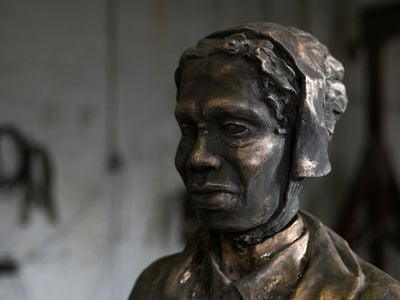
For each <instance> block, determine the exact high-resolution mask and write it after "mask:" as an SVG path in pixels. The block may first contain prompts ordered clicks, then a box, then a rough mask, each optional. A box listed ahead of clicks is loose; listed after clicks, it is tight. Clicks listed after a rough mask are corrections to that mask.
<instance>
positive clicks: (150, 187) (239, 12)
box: [0, 0, 400, 300]
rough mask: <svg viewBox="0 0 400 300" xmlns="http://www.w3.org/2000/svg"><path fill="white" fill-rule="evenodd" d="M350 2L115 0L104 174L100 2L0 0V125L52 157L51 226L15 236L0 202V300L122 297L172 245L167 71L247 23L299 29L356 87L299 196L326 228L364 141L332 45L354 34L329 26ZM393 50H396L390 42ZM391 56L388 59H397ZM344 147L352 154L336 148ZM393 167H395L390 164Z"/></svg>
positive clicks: (173, 139)
mask: <svg viewBox="0 0 400 300" xmlns="http://www.w3.org/2000/svg"><path fill="white" fill-rule="evenodd" d="M300 3H309V7H308V8H303V7H302V6H300ZM346 3H351V2H350V1H348V2H346V1H336V2H335V1H328V0H324V1H320V0H309V1H300V0H299V1H289V0H285V1H282V0H281V1H272V0H271V1H265V0H257V1H256V0H254V1H247V2H246V1H242V0H234V1H233V0H221V1H215V0H201V1H199V0H196V1H195V0H190V1H184V0H173V1H172V0H171V1H166V0H151V1H146V0H135V1H128V0H120V9H119V13H120V20H119V28H120V30H119V38H120V45H119V52H118V53H119V61H120V65H119V74H118V75H119V79H120V81H119V88H118V91H119V103H120V106H119V116H120V119H119V131H118V132H117V133H116V134H118V137H119V141H120V150H121V153H122V156H123V162H124V165H123V169H122V170H121V171H120V173H117V174H115V175H109V174H107V172H106V168H105V160H106V148H105V144H106V141H105V133H104V132H105V118H106V110H105V95H104V91H105V88H104V86H105V64H104V61H105V49H104V44H105V40H104V38H105V36H104V26H105V25H104V22H105V12H104V9H105V6H104V1H95V0H79V1H78V0H68V1H65V0H51V1H50V0H36V1H27V0H25V1H23V0H2V1H1V2H0V45H1V46H0V105H1V106H0V108H1V109H0V120H1V123H5V122H11V123H13V124H16V125H18V126H19V128H20V129H21V130H22V131H23V132H25V133H26V134H28V135H29V136H30V137H32V138H33V139H35V140H36V141H38V142H40V143H43V144H45V145H47V146H48V147H49V149H50V150H51V153H52V156H53V159H54V162H55V164H56V170H57V173H56V187H55V188H56V193H55V194H56V201H57V207H58V211H59V213H60V219H59V222H58V223H57V224H56V225H55V226H53V225H51V224H49V223H48V222H47V220H46V219H45V217H44V216H43V214H41V213H40V212H39V211H37V210H36V211H35V212H34V215H33V219H32V221H31V222H30V224H29V226H27V227H21V226H20V225H19V224H18V222H17V213H18V209H19V207H20V204H21V203H20V199H21V195H20V193H18V191H14V192H2V193H1V194H0V256H1V255H4V254H6V253H11V254H12V255H13V256H14V257H15V258H17V259H18V261H19V262H20V263H21V272H20V273H19V275H18V276H17V277H14V278H0V299H1V300H3V299H4V300H14V299H26V300H31V299H40V300H47V299H60V300H63V299H75V300H80V299H82V300H88V299H110V300H114V299H124V298H126V297H127V295H128V293H129V291H130V289H131V287H132V284H133V282H134V280H135V279H136V277H137V275H138V274H139V272H140V271H141V270H143V269H144V268H145V266H146V265H148V264H149V263H150V262H151V261H153V260H154V259H155V258H157V257H160V256H162V255H165V254H168V253H171V252H174V251H178V250H179V249H181V247H182V245H181V242H180V231H179V225H180V218H179V216H180V215H179V211H180V204H179V203H178V200H177V199H175V195H176V193H177V191H179V190H180V189H181V183H180V179H179V178H178V175H177V174H176V172H175V169H174V165H173V157H174V151H175V147H176V144H177V140H178V130H177V126H176V125H175V121H174V118H173V109H174V102H175V87H174V84H173V71H174V69H175V67H176V65H177V61H178V58H179V55H180V54H181V52H182V51H183V49H185V48H186V47H189V46H191V45H193V44H194V43H195V42H196V41H197V40H198V39H199V38H201V37H203V36H204V35H206V34H208V33H210V32H212V31H214V30H217V29H221V28H223V27H226V26H231V25H237V24H239V23H243V22H248V21H277V22H280V23H283V24H286V25H293V26H303V27H304V28H306V29H307V30H310V31H311V32H312V33H314V34H315V35H316V36H318V37H319V38H320V39H321V41H323V42H324V43H326V44H328V46H329V47H330V48H331V49H332V52H333V53H334V54H336V53H337V54H336V56H339V57H340V58H341V59H342V60H343V59H344V62H345V65H346V63H348V66H349V67H348V70H349V71H348V74H349V77H351V78H355V80H353V81H354V84H353V82H351V81H350V80H348V82H349V84H350V86H353V87H350V88H349V94H350V96H351V99H350V100H351V101H353V102H351V103H354V104H350V106H349V111H348V112H347V113H346V115H345V117H344V118H343V120H342V121H341V122H339V125H338V129H337V133H336V134H337V136H336V139H335V140H334V144H333V145H332V147H333V149H335V150H337V152H336V154H335V155H334V157H333V161H334V168H335V169H334V170H335V171H334V172H333V174H332V175H331V176H330V177H328V178H326V179H321V180H318V181H315V182H314V183H313V182H311V181H310V184H309V187H308V192H307V189H306V191H305V193H304V194H305V197H304V198H305V199H304V203H305V206H306V207H308V208H310V209H311V210H312V211H313V212H316V213H318V214H319V215H320V216H321V218H322V219H323V220H325V221H326V222H327V223H330V222H332V209H333V210H335V209H336V210H337V205H335V202H336V201H338V199H340V197H341V196H342V195H343V193H344V190H345V186H346V184H347V182H346V179H347V178H348V177H349V176H350V175H351V174H352V172H353V169H354V167H355V166H356V165H357V160H358V153H359V151H360V149H361V143H362V140H363V139H362V126H363V123H362V117H363V116H362V114H363V105H364V102H363V95H364V94H363V92H364V89H365V88H363V87H362V84H361V82H362V79H361V78H362V76H363V74H362V64H363V62H362V61H361V60H358V61H350V60H349V59H347V58H346V57H345V56H344V54H345V49H344V47H343V46H340V45H342V44H343V40H344V39H347V38H349V35H350V37H351V35H353V34H355V33H357V30H350V31H348V30H347V28H345V27H344V26H342V27H336V24H337V19H338V18H343V19H344V20H347V21H349V22H350V21H351V20H352V18H354V15H353V14H354V9H355V7H356V5H355V4H346ZM349 6H350V8H351V10H350V12H349V11H346V10H345V9H348V8H349ZM338 7H339V8H338ZM335 9H337V11H336V13H335V14H333V12H334V11H335ZM353 23H354V22H353ZM349 24H351V22H350V23H349ZM354 26H356V25H354ZM354 32H355V33H354ZM393 47H394V48H396V49H399V45H398V43H397V44H396V46H393ZM394 48H392V49H391V50H390V54H389V55H390V57H391V59H392V60H394V61H396V62H397V63H399V59H398V55H397V53H398V50H393V49H394ZM397 65H398V64H397ZM398 69H399V68H395V67H389V71H388V72H389V73H390V78H392V79H391V80H390V81H388V84H389V85H390V93H389V98H391V97H392V96H391V95H397V93H396V91H395V90H396V82H395V78H399V77H398V72H399V71H398ZM396 74H397V75H396ZM396 76H397V77H396ZM397 82H398V81H397ZM393 97H394V96H393ZM352 98H357V99H359V100H354V99H352ZM396 101H397V100H396V99H391V101H390V103H391V105H393V108H394V109H391V110H390V114H388V119H389V122H388V126H389V127H390V129H389V136H390V137H391V147H392V149H393V153H394V154H395V153H399V150H400V149H399V148H400V145H399V143H398V142H393V141H395V140H397V139H396V138H395V137H396V134H397V130H396V129H398V128H399V126H400V124H399V115H400V112H399V109H398V107H399V106H398V101H397V102H396ZM395 107H397V108H395ZM348 144H351V145H352V147H349V148H344V147H343V145H348ZM395 159H396V160H395V163H396V167H397V170H400V161H399V156H398V155H397V156H396V157H395ZM332 183H333V185H332ZM329 184H331V185H329ZM317 192H319V194H318V196H313V195H316V194H317ZM324 193H325V194H326V195H327V196H325V197H324V199H323V200H321V196H320V195H321V194H324Z"/></svg>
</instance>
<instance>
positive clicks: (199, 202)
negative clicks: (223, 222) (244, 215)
mask: <svg viewBox="0 0 400 300" xmlns="http://www.w3.org/2000/svg"><path fill="white" fill-rule="evenodd" d="M188 190H189V193H190V196H191V197H190V198H191V203H192V206H193V208H194V209H205V210H229V209H231V208H232V207H233V206H234V205H235V202H236V200H235V199H236V197H235V194H237V192H236V191H235V190H234V189H232V188H229V187H226V186H212V187H211V186H204V187H202V188H199V187H196V186H191V187H189V188H188Z"/></svg>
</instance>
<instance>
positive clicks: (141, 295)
mask: <svg viewBox="0 0 400 300" xmlns="http://www.w3.org/2000/svg"><path fill="white" fill-rule="evenodd" d="M180 256H181V253H177V254H173V255H168V256H165V257H162V258H160V259H158V260H156V261H155V262H153V263H152V264H151V265H150V266H148V267H147V268H146V269H145V270H144V271H143V272H142V273H141V274H140V276H139V277H138V279H137V280H136V283H135V286H134V287H133V290H132V293H131V295H130V297H129V299H130V300H133V299H135V300H139V299H152V298H151V297H152V296H151V295H152V294H154V293H155V292H157V288H159V287H160V286H162V285H163V284H162V281H163V280H165V278H166V277H167V276H168V273H169V271H170V269H171V267H172V266H174V263H175V262H176V261H179V260H180Z"/></svg>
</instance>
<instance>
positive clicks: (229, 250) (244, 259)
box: [219, 215, 304, 280]
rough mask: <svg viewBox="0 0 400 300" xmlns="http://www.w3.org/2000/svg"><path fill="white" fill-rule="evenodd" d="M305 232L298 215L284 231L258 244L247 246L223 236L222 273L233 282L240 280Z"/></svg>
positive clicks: (221, 248) (221, 244)
mask: <svg viewBox="0 0 400 300" xmlns="http://www.w3.org/2000/svg"><path fill="white" fill-rule="evenodd" d="M303 230H304V226H303V221H302V220H301V218H300V217H298V216H297V215H296V216H295V217H294V218H293V219H292V220H291V222H290V223H289V224H287V226H286V227H285V228H283V230H281V231H280V232H278V233H276V234H275V235H273V236H272V237H269V238H266V239H264V240H263V241H261V242H259V243H257V244H253V245H246V246H245V245H243V244H238V243H237V241H236V240H234V239H231V238H230V237H229V236H226V235H222V234H221V235H220V237H219V241H220V243H219V245H220V268H221V271H222V272H223V273H224V274H225V275H226V276H227V277H228V278H230V279H231V280H239V279H240V278H242V277H243V276H244V275H246V274H248V273H250V272H252V271H254V270H257V269H259V267H260V266H261V265H263V264H264V263H266V262H267V261H268V260H269V259H270V257H272V256H273V255H274V254H275V253H277V252H279V251H281V250H282V249H284V248H285V247H286V246H287V245H288V244H291V243H293V242H294V241H295V240H297V239H298V237H300V236H301V234H302V232H303Z"/></svg>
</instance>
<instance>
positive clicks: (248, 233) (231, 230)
mask: <svg viewBox="0 0 400 300" xmlns="http://www.w3.org/2000/svg"><path fill="white" fill-rule="evenodd" d="M342 77H343V68H342V66H341V64H340V63H339V62H338V61H337V60H336V59H334V58H333V57H332V56H331V55H330V54H329V52H328V50H327V49H326V47H325V46H323V45H322V44H320V43H319V42H318V41H317V40H316V39H315V38H314V37H312V36H311V35H309V34H307V33H305V32H302V31H300V30H297V29H294V28H288V27H283V26H280V25H276V24H270V23H265V24H261V23H259V24H249V25H244V26H240V27H235V28H231V29H228V30H225V31H219V32H216V33H214V34H211V35H209V36H208V37H206V38H205V39H202V40H201V41H200V42H199V43H198V45H197V46H196V47H194V48H190V49H188V50H186V51H185V53H184V54H183V55H182V57H181V61H180V65H179V67H178V69H177V72H176V76H175V78H176V83H177V87H178V93H177V104H176V110H175V114H176V119H177V121H178V124H179V126H180V128H181V130H182V138H181V141H180V143H179V146H178V150H177V153H176V159H175V164H176V168H177V170H178V172H179V174H180V175H181V177H182V179H183V182H184V183H185V186H186V188H187V190H188V192H189V194H190V201H191V204H192V206H193V207H194V209H195V211H196V213H197V216H198V219H199V221H200V224H201V227H202V228H201V229H200V230H199V231H197V232H196V233H195V234H194V236H193V237H192V240H191V242H189V243H188V245H187V247H186V249H185V250H184V251H183V252H181V253H179V254H176V255H172V256H169V257H165V258H162V259H160V260H159V261H157V262H155V263H154V264H152V265H151V266H150V267H149V268H148V269H146V270H145V271H144V272H143V273H142V275H141V276H140V278H139V279H138V281H137V283H136V285H135V287H134V290H133V292H132V295H131V297H130V299H397V298H399V297H400V287H399V285H398V284H397V283H396V282H395V281H394V280H392V279H391V278H390V277H389V276H387V275H386V274H384V273H383V272H381V271H380V270H378V269H376V268H375V267H373V266H371V265H369V264H367V263H366V262H364V261H363V260H361V259H360V258H358V257H357V256H356V255H355V254H354V253H353V252H352V250H351V249H350V248H349V247H348V245H347V243H346V242H345V241H344V240H343V239H342V238H340V237H338V236H337V235H336V234H335V233H333V232H332V231H330V230H329V229H328V228H326V227H325V226H324V225H322V224H321V223H320V222H319V221H318V220H317V219H315V217H312V216H310V215H307V214H304V213H299V212H298V200H297V194H298V192H299V189H300V186H301V182H302V179H303V178H305V177H317V176H323V175H326V174H327V173H328V172H329V171H330V164H329V159H328V152H327V146H328V142H329V140H330V137H331V135H332V134H333V131H334V126H335V122H336V120H337V119H338V117H339V116H340V114H341V113H343V112H344V110H345V108H346V105H347V98H346V92H345V88H344V85H343V84H342V82H341V80H342Z"/></svg>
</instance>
